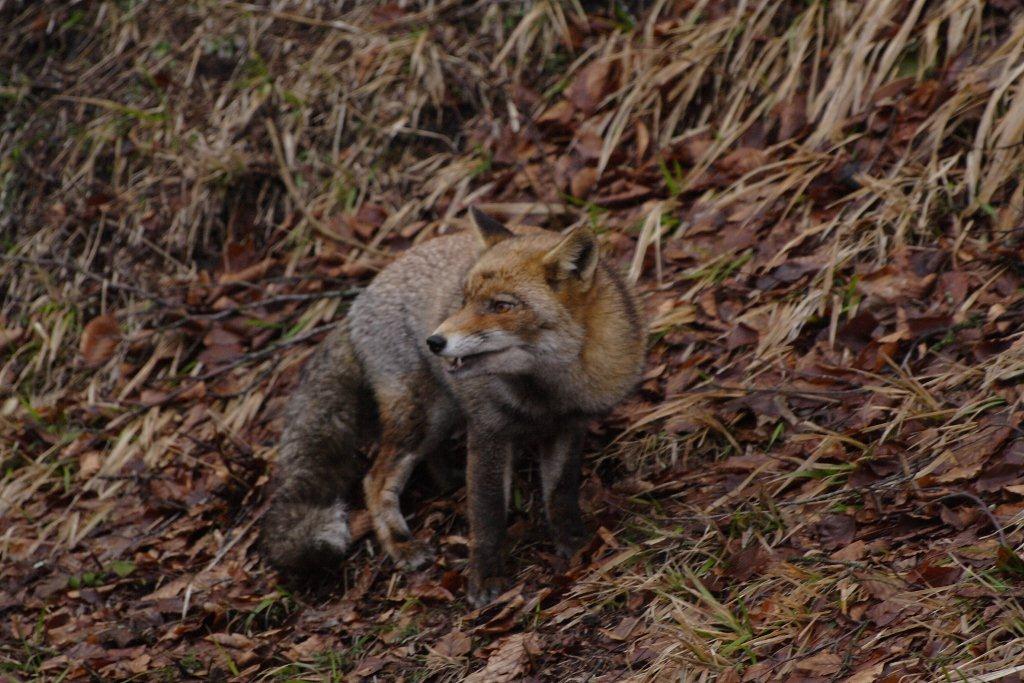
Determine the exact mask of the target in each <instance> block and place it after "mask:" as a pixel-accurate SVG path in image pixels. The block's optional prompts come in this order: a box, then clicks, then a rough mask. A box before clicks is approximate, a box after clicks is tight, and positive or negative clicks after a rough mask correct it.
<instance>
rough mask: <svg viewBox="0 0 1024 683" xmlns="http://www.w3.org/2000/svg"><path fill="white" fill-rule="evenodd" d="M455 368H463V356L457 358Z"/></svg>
mask: <svg viewBox="0 0 1024 683" xmlns="http://www.w3.org/2000/svg"><path fill="white" fill-rule="evenodd" d="M455 367H457V368H461V367H462V356H459V357H457V358H456V359H455Z"/></svg>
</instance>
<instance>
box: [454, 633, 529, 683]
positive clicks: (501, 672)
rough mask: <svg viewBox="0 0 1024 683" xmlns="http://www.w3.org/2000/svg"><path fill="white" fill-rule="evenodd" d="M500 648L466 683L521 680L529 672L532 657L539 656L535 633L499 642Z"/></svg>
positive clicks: (520, 634) (515, 636) (516, 634)
mask: <svg viewBox="0 0 1024 683" xmlns="http://www.w3.org/2000/svg"><path fill="white" fill-rule="evenodd" d="M498 643H499V644H498V647H497V648H496V649H495V650H494V651H493V652H492V653H491V656H490V657H488V659H487V664H486V665H484V667H483V668H482V669H479V670H478V671H476V672H474V673H472V674H470V675H469V676H468V677H466V678H465V679H463V680H464V681H465V683H506V682H507V681H514V680H519V679H520V678H522V676H523V675H524V674H525V673H526V671H527V665H528V664H529V660H530V657H532V656H535V655H537V654H539V639H538V638H537V635H536V634H534V633H515V634H513V635H510V636H507V637H505V638H503V639H502V640H500V641H498Z"/></svg>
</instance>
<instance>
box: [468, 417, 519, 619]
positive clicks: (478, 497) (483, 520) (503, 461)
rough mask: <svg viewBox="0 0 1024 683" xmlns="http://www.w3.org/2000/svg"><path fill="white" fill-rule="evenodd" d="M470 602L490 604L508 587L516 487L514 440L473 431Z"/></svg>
mask: <svg viewBox="0 0 1024 683" xmlns="http://www.w3.org/2000/svg"><path fill="white" fill-rule="evenodd" d="M467 441H468V443H467V446H468V450H469V453H468V457H467V460H466V488H467V495H466V499H467V506H468V508H469V535H470V539H469V601H470V602H471V603H472V604H473V605H474V606H476V607H480V606H482V605H486V604H487V603H489V602H491V601H493V600H494V599H495V598H496V597H498V596H499V595H501V593H502V592H503V591H504V589H505V585H506V578H505V547H504V546H505V524H506V520H505V515H506V511H507V509H508V501H509V495H510V493H511V489H512V455H513V448H512V444H511V443H510V442H507V441H504V440H499V439H495V438H492V437H489V436H485V435H483V434H481V433H479V432H475V431H474V430H473V429H472V428H471V429H470V431H469V435H468V439H467Z"/></svg>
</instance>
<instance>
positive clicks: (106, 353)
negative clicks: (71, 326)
mask: <svg viewBox="0 0 1024 683" xmlns="http://www.w3.org/2000/svg"><path fill="white" fill-rule="evenodd" d="M120 343H121V328H120V326H119V325H118V324H117V319H116V318H114V316H112V315H101V316H99V317H96V318H93V319H92V320H90V321H89V323H88V324H87V325H86V326H85V329H84V330H82V339H81V342H80V344H79V350H80V351H81V353H82V359H83V360H84V361H85V365H86V366H88V367H97V366H99V365H102V364H103V363H106V362H107V361H108V360H110V357H111V356H113V355H114V351H115V350H116V349H117V345H118V344H120Z"/></svg>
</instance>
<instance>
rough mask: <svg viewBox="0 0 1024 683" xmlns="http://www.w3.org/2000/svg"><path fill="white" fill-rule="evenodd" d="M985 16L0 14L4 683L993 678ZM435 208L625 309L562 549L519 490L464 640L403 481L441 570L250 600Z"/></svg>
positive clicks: (1007, 86)
mask: <svg viewBox="0 0 1024 683" xmlns="http://www.w3.org/2000/svg"><path fill="white" fill-rule="evenodd" d="M1015 8H1016V5H1015V3H1012V2H1004V1H1001V0H989V1H984V2H973V3H964V2H960V1H958V0H944V1H942V2H934V3H924V2H919V1H916V0H872V2H870V3H866V4H864V5H863V6H862V5H861V4H860V3H842V2H839V3H836V2H830V3H826V2H819V1H812V2H788V1H786V2H777V3H746V2H722V3H710V2H701V1H699V0H698V1H694V0H680V1H669V2H655V3H642V2H618V3H598V2H583V3H577V2H548V3H526V2H511V3H498V4H495V3H485V2H477V3H452V2H423V3H415V2H403V3H392V2H367V3H351V2H337V3H328V4H321V3H310V2H305V1H302V0H286V1H283V2H275V3H263V2H260V3H237V2H227V3H215V4H209V3H207V4H199V5H196V4H192V3H174V4H166V3H156V4H152V3H150V4H147V3H124V2H100V3H92V4H87V5H76V4H68V3H58V2H52V1H44V2H37V3H7V4H2V3H0V19H2V21H3V22H4V25H5V27H6V30H5V31H4V32H3V35H2V36H0V55H2V60H3V64H4V65H5V69H4V70H3V76H2V77H0V100H2V101H3V103H4V106H3V109H2V111H0V201H2V202H3V207H4V210H3V212H2V213H0V236H2V238H3V252H2V253H0V283H2V290H0V291H2V292H3V297H2V299H0V352H2V355H0V386H2V387H3V392H2V394H0V435H2V439H0V465H2V468H0V477H2V479H0V560H2V562H3V567H4V569H3V575H2V578H0V670H2V671H3V672H4V673H5V674H7V675H10V676H13V677H16V678H20V679H35V678H39V679H44V678H63V679H65V680H79V679H86V678H109V679H128V678H133V677H134V678H143V679H157V678H159V679H167V678H171V679H178V678H189V677H191V678H204V679H228V678H233V679H238V680H267V679H277V678H281V679H289V678H290V679H296V678H298V679H317V680H324V679H326V680H357V679H361V678H370V679H378V680H395V679H398V678H402V679H405V680H408V679H415V680H423V679H424V678H426V679H430V680H461V679H463V678H469V679H470V680H487V681H491V680H522V679H530V678H532V679H544V680H547V679H555V678H567V679H570V680H594V681H614V680H626V679H629V680H666V679H669V678H677V679H678V678H684V679H687V680H688V679H690V678H693V679H699V680H712V679H717V680H719V681H759V680H769V679H775V680H792V681H832V680H850V681H867V680H882V681H896V680H934V679H937V678H942V677H949V678H956V679H966V680H1003V679H1006V680H1009V678H1007V677H1012V676H1014V675H1017V674H1019V672H1020V671H1021V664H1020V662H1021V661H1022V658H1024V639H1022V636H1021V634H1020V629H1019V623H1020V622H1021V619H1022V618H1024V614H1022V612H1021V607H1020V605H1019V600H1018V597H1019V593H1020V591H1021V587H1022V583H1021V582H1022V581H1024V569H1022V567H1024V562H1022V560H1021V553H1022V544H1024V530H1022V520H1024V480H1022V477H1024V474H1022V473H1024V468H1022V465H1024V441H1022V438H1021V418H1022V416H1024V412H1022V409H1021V389H1020V387H1021V381H1022V379H1024V355H1022V349H1024V346H1022V341H1021V336H1020V332H1019V327H1020V321H1021V319H1022V311H1024V303H1022V300H1024V282H1022V278H1024V271H1022V269H1021V267H1020V263H1021V261H1022V256H1024V254H1022V241H1021V234H1020V231H1021V225H1022V221H1024V183H1021V180H1020V177H1019V175H1020V174H1019V169H1020V167H1021V164H1022V163H1024V147H1022V146H1021V145H1020V139H1021V134H1022V130H1024V128H1022V121H1024V118H1022V116H1021V112H1022V111H1024V109H1022V103H1024V81H1022V78H1024V76H1022V68H1021V65H1022V63H1024V61H1022V60H1024V29H1022V24H1021V22H1020V21H1019V17H1018V16H1017V14H1016V13H1015V12H1014V10H1015ZM470 204H475V205H477V206H479V207H481V208H483V209H484V210H487V211H491V212H493V213H495V214H496V215H497V216H499V217H500V218H503V219H505V220H508V221H511V222H513V223H521V224H526V223H529V224H535V225H543V226H546V227H549V228H553V229H561V228H564V227H567V226H569V225H571V224H574V223H576V222H585V223H588V224H590V225H591V226H592V227H593V228H594V229H595V230H596V231H597V232H598V233H599V235H600V237H601V240H602V243H603V248H604V251H605V253H606V254H607V257H608V258H609V259H610V260H611V261H612V262H613V263H615V264H616V265H617V266H619V267H620V268H621V269H622V270H623V271H625V272H628V273H629V274H630V277H631V278H634V279H635V280H636V281H637V286H638V287H639V289H640V291H641V292H642V293H643V295H644V298H645V305H646V308H647V311H648V318H649V320H650V322H651V325H650V331H651V339H650V353H649V356H650V357H649V363H648V372H647V374H646V375H645V377H644V380H643V383H642V385H641V387H640V388H639V389H638V391H637V392H636V394H635V396H634V397H632V398H631V399H630V400H628V401H627V402H625V403H624V404H623V405H621V406H619V407H618V408H616V410H615V411H613V413H612V414H611V415H610V416H609V417H608V418H607V419H605V420H602V421H601V422H599V423H597V424H594V425H593V426H592V429H591V434H590V437H589V438H588V444H587V452H588V457H587V462H586V472H585V482H584V486H583V490H582V499H583V503H584V506H585V508H586V510H587V512H588V519H589V520H590V522H591V524H592V526H593V527H594V528H595V529H597V533H595V535H594V537H593V539H592V540H591V542H590V543H589V544H588V545H587V546H586V547H584V548H583V549H582V550H581V551H580V552H579V553H578V554H577V555H576V557H574V558H573V559H572V560H571V561H569V562H566V561H564V560H561V559H559V558H557V557H555V556H554V554H553V553H552V552H551V549H550V548H549V547H548V546H547V545H546V544H545V543H544V540H543V534H542V533H540V532H538V531H537V530H536V529H537V527H538V505H537V504H536V492H535V491H536V477H535V474H534V473H533V472H532V471H531V470H530V469H529V468H528V467H525V466H524V467H523V468H522V471H521V473H520V474H521V476H520V478H519V483H518V484H517V492H516V506H515V509H514V511H513V514H512V527H511V530H510V543H511V544H512V551H511V556H512V563H511V564H512V567H511V568H512V570H513V571H514V573H515V575H516V577H517V582H516V587H515V588H514V589H513V590H511V591H509V593H507V594H506V595H505V596H502V598H501V599H500V600H499V601H498V602H497V603H496V604H494V605H492V606H489V607H487V608H484V609H483V610H479V611H475V612H472V611H470V610H469V608H468V606H467V605H466V603H465V600H464V582H463V579H462V569H463V567H464V565H465V559H466V535H467V533H468V530H467V528H466V523H465V515H464V509H463V507H464V492H462V491H461V490H457V491H456V492H454V493H453V494H451V495H445V496H437V495H434V494H433V493H432V492H431V490H430V488H429V487H428V486H418V485H416V484H415V483H414V485H413V486H412V491H411V493H410V498H411V500H410V504H409V505H407V506H406V509H407V510H409V511H410V516H411V525H412V527H413V528H414V530H415V532H416V533H417V534H418V535H419V536H421V537H422V538H423V539H424V540H427V541H428V542H430V543H431V544H432V545H433V547H434V548H435V550H436V552H437V559H436V561H435V563H434V565H433V566H431V567H429V568H427V569H425V570H422V571H419V572H412V573H409V574H402V573H397V572H395V571H394V569H393V568H392V567H391V566H390V565H389V564H388V563H387V562H386V561H381V559H380V556H379V552H378V550H377V549H376V548H375V547H374V545H373V543H372V542H364V543H359V544H357V548H356V550H355V552H354V553H353V555H352V556H351V557H350V558H349V559H348V560H347V561H346V562H345V563H344V565H343V566H342V567H339V569H338V573H337V575H336V576H334V577H332V578H331V579H330V580H329V581H326V582H324V583H323V584H322V585H315V586H295V585H292V584H291V583H288V582H286V581H283V580H282V577H278V576H275V575H274V574H273V573H271V572H269V571H268V570H267V569H266V568H265V567H264V566H263V565H262V563H261V562H260V560H259V557H258V554H257V553H256V551H255V547H254V542H255V540H256V535H257V533H258V526H259V519H260V516H261V515H262V513H263V511H264V510H265V507H266V502H267V496H266V494H267V481H268V479H269V472H270V469H271V468H272V466H273V461H274V459H275V442H276V439H277V437H278V435H279V434H280V431H281V420H282V408H283V405H284V403H285V402H286V400H287V397H288V395H289V393H290V391H291V389H292V388H293V387H294V386H295V383H296V382H297V381H298V373H299V369H300V367H301V365H302V362H303V361H304V360H305V358H306V357H307V356H308V354H309V353H310V351H311V350H312V348H313V346H314V345H315V343H316V342H317V341H318V340H319V339H321V338H322V336H323V335H324V333H325V331H326V330H327V329H329V325H330V323H331V322H333V321H335V320H338V319H340V318H341V317H343V316H344V313H345V310H346V308H347V305H348V303H349V302H350V301H351V299H352V297H354V296H355V294H356V293H358V291H359V289H360V288H361V287H363V286H365V284H366V283H367V282H368V281H369V280H370V278H371V277H372V276H373V273H375V272H376V271H378V270H379V269H380V268H381V267H382V266H383V265H385V264H386V263H387V262H388V261H389V260H391V259H393V258H394V257H395V256H396V255H398V254H400V253H401V252H402V251H403V250H404V249H407V248H408V247H409V246H410V245H412V244H414V243H416V242H419V241H421V240H424V239H428V238H430V237H432V236H434V235H437V234H444V233H446V232H449V231H452V230H456V229H459V228H462V227H464V224H465V223H464V218H463V215H464V212H465V209H466V208H467V207H468V206H469V205H470ZM453 452H458V448H457V444H453ZM368 531H369V528H368V524H367V523H366V518H365V513H361V512H357V513H356V514H355V515H354V516H353V532H354V535H355V536H357V537H363V536H366V535H367V532H368Z"/></svg>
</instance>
